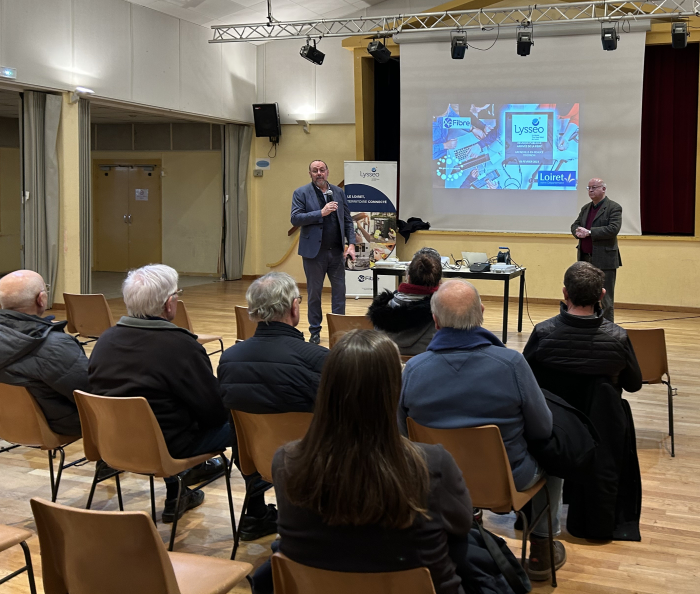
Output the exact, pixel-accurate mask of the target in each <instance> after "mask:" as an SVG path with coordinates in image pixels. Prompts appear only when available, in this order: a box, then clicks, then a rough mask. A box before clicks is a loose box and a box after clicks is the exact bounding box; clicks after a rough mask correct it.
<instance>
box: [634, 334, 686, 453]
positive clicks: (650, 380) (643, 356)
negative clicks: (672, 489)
mask: <svg viewBox="0 0 700 594" xmlns="http://www.w3.org/2000/svg"><path fill="white" fill-rule="evenodd" d="M627 336H629V339H630V342H631V343H632V348H633V349H634V354H635V355H637V361H638V363H639V368H640V369H641V370H642V382H644V383H645V384H664V385H665V386H666V389H667V391H668V434H669V436H670V437H671V457H674V456H675V455H676V437H675V434H674V430H673V396H674V395H675V394H676V392H677V390H676V388H674V387H673V386H671V374H670V373H669V372H668V356H667V355H666V336H665V334H664V329H663V328H644V329H641V328H640V329H632V330H627ZM664 375H665V376H666V379H665V380H664V379H663V377H664Z"/></svg>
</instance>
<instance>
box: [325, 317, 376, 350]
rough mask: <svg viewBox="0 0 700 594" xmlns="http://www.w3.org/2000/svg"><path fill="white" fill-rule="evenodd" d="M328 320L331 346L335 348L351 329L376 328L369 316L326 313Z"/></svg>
mask: <svg viewBox="0 0 700 594" xmlns="http://www.w3.org/2000/svg"><path fill="white" fill-rule="evenodd" d="M326 320H327V322H328V335H329V336H330V347H331V348H333V346H334V345H335V343H336V342H338V341H339V340H340V338H341V337H342V336H343V334H345V333H347V332H350V330H374V326H373V325H372V322H370V321H369V318H368V317H367V316H343V315H340V314H333V313H329V314H326Z"/></svg>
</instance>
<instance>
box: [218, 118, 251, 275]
mask: <svg viewBox="0 0 700 594" xmlns="http://www.w3.org/2000/svg"><path fill="white" fill-rule="evenodd" d="M252 137H253V128H252V127H251V126H241V125H238V124H226V126H224V150H223V159H224V209H223V210H224V226H225V238H224V267H223V276H224V278H225V279H226V280H236V279H239V278H241V277H242V276H243V261H244V259H245V244H246V238H247V236H248V194H247V176H248V159H249V157H250V142H251V139H252Z"/></svg>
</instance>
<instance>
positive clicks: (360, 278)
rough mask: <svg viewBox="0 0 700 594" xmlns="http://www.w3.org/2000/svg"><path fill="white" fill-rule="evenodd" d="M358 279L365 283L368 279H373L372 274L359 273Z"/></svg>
mask: <svg viewBox="0 0 700 594" xmlns="http://www.w3.org/2000/svg"><path fill="white" fill-rule="evenodd" d="M357 280H358V281H360V282H361V283H364V282H365V281H366V280H368V281H369V280H372V275H367V276H365V275H364V274H358V275H357Z"/></svg>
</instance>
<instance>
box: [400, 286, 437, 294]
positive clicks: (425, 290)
mask: <svg viewBox="0 0 700 594" xmlns="http://www.w3.org/2000/svg"><path fill="white" fill-rule="evenodd" d="M439 288H440V287H423V286H421V285H411V284H409V283H401V284H400V285H399V293H407V294H408V295H432V294H433V293H435V291H437V290H438V289H439Z"/></svg>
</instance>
